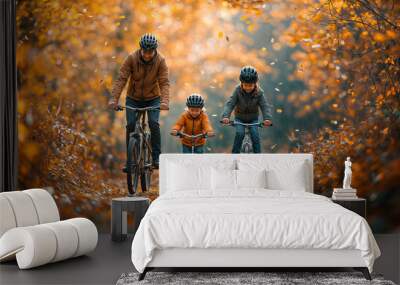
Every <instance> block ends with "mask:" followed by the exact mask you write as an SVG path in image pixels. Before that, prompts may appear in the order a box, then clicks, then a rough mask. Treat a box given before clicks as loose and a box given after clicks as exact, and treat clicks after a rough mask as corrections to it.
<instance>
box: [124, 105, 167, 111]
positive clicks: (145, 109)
mask: <svg viewBox="0 0 400 285" xmlns="http://www.w3.org/2000/svg"><path fill="white" fill-rule="evenodd" d="M123 109H129V110H132V111H150V110H160V106H155V107H143V108H134V107H129V106H118V109H117V111H122V110H123Z"/></svg>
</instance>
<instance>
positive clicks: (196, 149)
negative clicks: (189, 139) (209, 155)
mask: <svg viewBox="0 0 400 285" xmlns="http://www.w3.org/2000/svg"><path fill="white" fill-rule="evenodd" d="M182 153H192V147H191V146H187V145H184V144H182ZM194 153H204V146H203V145H198V146H195V147H194Z"/></svg>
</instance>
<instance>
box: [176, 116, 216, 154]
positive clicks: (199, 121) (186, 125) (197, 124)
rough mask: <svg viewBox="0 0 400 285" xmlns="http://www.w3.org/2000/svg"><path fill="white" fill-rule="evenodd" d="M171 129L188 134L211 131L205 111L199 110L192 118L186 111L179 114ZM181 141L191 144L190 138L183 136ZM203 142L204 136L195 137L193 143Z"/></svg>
mask: <svg viewBox="0 0 400 285" xmlns="http://www.w3.org/2000/svg"><path fill="white" fill-rule="evenodd" d="M172 130H177V131H182V132H184V133H186V134H188V135H198V134H202V133H203V134H204V133H206V132H212V131H213V129H212V127H211V124H210V121H209V119H208V116H207V114H206V113H204V112H201V113H200V115H199V116H198V117H197V118H193V117H192V116H191V115H190V114H189V112H187V111H185V112H183V113H182V114H181V116H180V117H179V119H178V121H177V122H176V124H175V125H174V126H173V127H172ZM181 141H182V143H183V144H184V145H187V146H192V140H191V139H190V138H187V137H183V138H182V139H181ZM205 143H206V139H205V138H197V139H195V144H194V145H195V146H198V145H204V144H205Z"/></svg>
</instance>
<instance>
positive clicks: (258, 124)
mask: <svg viewBox="0 0 400 285" xmlns="http://www.w3.org/2000/svg"><path fill="white" fill-rule="evenodd" d="M219 122H220V123H221V124H224V125H230V126H232V127H233V126H235V125H242V126H245V127H251V126H257V127H260V128H263V127H264V123H263V122H256V123H242V122H238V121H229V123H228V124H225V123H224V122H223V121H222V120H220V121H219ZM269 126H272V124H271V125H269Z"/></svg>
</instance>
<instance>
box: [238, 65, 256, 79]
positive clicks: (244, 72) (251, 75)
mask: <svg viewBox="0 0 400 285" xmlns="http://www.w3.org/2000/svg"><path fill="white" fill-rule="evenodd" d="M239 79H240V81H241V82H244V83H256V82H257V81H258V73H257V70H256V69H255V68H254V67H252V66H245V67H243V68H242V69H241V70H240V77H239Z"/></svg>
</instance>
